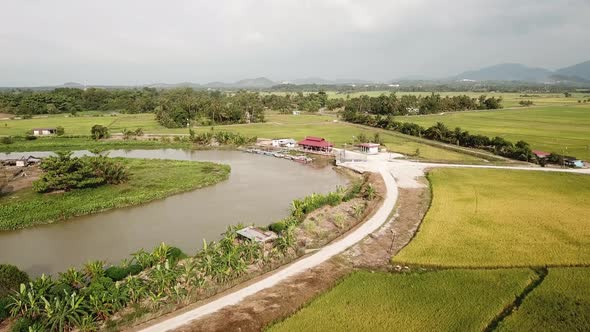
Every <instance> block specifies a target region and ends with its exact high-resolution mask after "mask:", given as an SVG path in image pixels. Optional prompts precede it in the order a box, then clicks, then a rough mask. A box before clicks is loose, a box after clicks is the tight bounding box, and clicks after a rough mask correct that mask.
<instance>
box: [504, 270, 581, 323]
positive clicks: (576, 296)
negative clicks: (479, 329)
mask: <svg viewBox="0 0 590 332" xmlns="http://www.w3.org/2000/svg"><path fill="white" fill-rule="evenodd" d="M588 329H590V268H555V269H549V274H548V275H547V277H546V278H545V280H544V281H543V283H542V284H541V285H540V286H539V287H537V288H535V289H534V290H533V291H532V292H531V293H530V294H529V295H528V296H527V297H526V298H525V300H524V301H523V302H522V304H521V306H520V308H519V309H518V310H516V311H514V312H513V313H512V314H511V315H510V316H508V317H507V318H506V319H505V320H504V321H503V322H502V323H501V324H500V325H499V328H498V330H499V331H587V330H588Z"/></svg>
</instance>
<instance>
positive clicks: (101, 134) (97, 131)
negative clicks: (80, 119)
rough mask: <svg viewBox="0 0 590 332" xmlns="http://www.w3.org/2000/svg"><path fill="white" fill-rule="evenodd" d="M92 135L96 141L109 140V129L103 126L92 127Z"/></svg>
mask: <svg viewBox="0 0 590 332" xmlns="http://www.w3.org/2000/svg"><path fill="white" fill-rule="evenodd" d="M90 135H91V136H92V138H94V139H102V138H108V137H109V128H107V127H105V126H102V125H94V126H92V129H90Z"/></svg>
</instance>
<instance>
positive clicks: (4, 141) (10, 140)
mask: <svg viewBox="0 0 590 332" xmlns="http://www.w3.org/2000/svg"><path fill="white" fill-rule="evenodd" d="M0 142H2V144H12V143H14V139H13V138H12V136H5V137H2V139H0Z"/></svg>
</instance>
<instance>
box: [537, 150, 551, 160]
mask: <svg viewBox="0 0 590 332" xmlns="http://www.w3.org/2000/svg"><path fill="white" fill-rule="evenodd" d="M533 154H534V155H535V156H537V158H539V159H544V158H547V157H549V155H550V154H551V153H549V152H545V151H541V150H533Z"/></svg>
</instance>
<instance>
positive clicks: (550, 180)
mask: <svg viewBox="0 0 590 332" xmlns="http://www.w3.org/2000/svg"><path fill="white" fill-rule="evenodd" d="M428 178H429V180H430V181H431V184H432V189H433V193H432V195H433V200H432V204H431V207H430V209H429V211H428V213H427V214H426V216H425V218H424V220H423V222H422V224H421V226H420V229H419V230H418V233H417V234H416V236H415V238H414V239H413V240H412V241H411V242H410V243H409V244H408V246H407V247H405V248H404V249H403V250H402V251H401V252H400V253H399V254H398V255H396V256H395V257H394V258H393V261H394V263H396V264H417V265H428V266H461V267H481V266H485V267H513V266H555V265H560V266H564V265H580V264H588V263H589V262H590V227H588V222H589V220H588V218H585V216H587V215H589V214H590V176H588V175H582V174H567V173H553V172H551V173H549V172H541V171H514V170H512V171H508V170H492V169H435V170H433V171H431V172H430V173H429V175H428Z"/></svg>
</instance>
